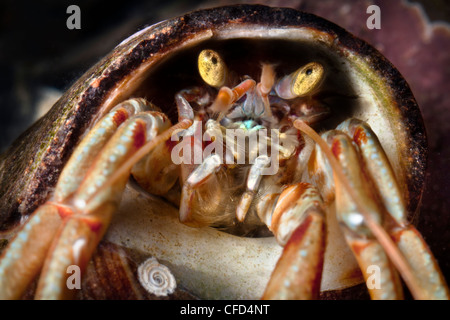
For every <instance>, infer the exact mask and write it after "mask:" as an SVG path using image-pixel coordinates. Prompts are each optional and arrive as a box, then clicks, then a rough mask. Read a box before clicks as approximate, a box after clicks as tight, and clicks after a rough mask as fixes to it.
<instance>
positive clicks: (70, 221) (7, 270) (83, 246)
mask: <svg viewBox="0 0 450 320" xmlns="http://www.w3.org/2000/svg"><path fill="white" fill-rule="evenodd" d="M129 103H130V104H131V105H136V103H137V104H138V107H137V108H133V107H132V108H131V110H130V109H129V108H123V109H122V108H119V107H117V108H115V109H114V110H113V111H112V112H111V113H110V114H109V115H108V116H107V117H105V118H104V119H103V120H101V122H100V123H99V124H98V125H97V126H96V127H94V128H93V129H92V130H91V132H90V133H89V135H88V136H87V137H86V138H85V139H83V141H82V142H81V144H80V145H79V146H78V148H77V149H76V150H75V151H74V154H73V155H72V157H71V159H70V160H69V163H68V164H67V166H66V167H65V169H64V171H63V173H62V175H61V177H60V180H59V182H58V185H57V190H56V192H55V195H54V198H53V199H52V201H49V202H47V204H46V205H44V206H42V207H41V208H39V209H38V211H37V213H35V215H34V216H33V217H32V218H31V220H30V222H33V223H31V224H26V225H25V227H24V228H23V230H22V231H21V232H20V233H19V234H18V236H17V237H16V239H15V240H13V241H12V243H11V245H10V248H8V249H7V250H6V255H5V258H3V259H2V261H1V262H0V267H1V269H0V270H2V273H3V274H2V277H1V278H0V279H1V280H0V281H2V286H1V288H0V291H1V294H2V298H5V299H13V298H19V297H20V296H21V294H22V292H23V290H25V289H26V287H27V285H28V284H29V283H30V281H31V280H32V279H33V278H34V277H35V276H36V275H37V273H39V271H40V270H41V268H42V272H41V275H40V278H39V282H38V288H37V292H36V298H38V299H61V298H70V297H72V295H73V293H74V292H73V291H71V290H69V289H68V288H67V286H66V281H67V278H68V276H69V275H68V274H67V270H68V267H69V266H72V265H76V266H78V267H79V268H80V270H81V271H82V272H83V270H84V268H85V267H86V264H87V262H88V261H89V259H90V257H91V255H92V253H93V251H94V250H95V248H96V246H97V244H98V242H99V241H100V239H101V238H102V236H103V234H104V232H105V231H106V229H107V227H108V224H109V221H110V219H111V215H112V213H113V212H114V210H115V208H116V206H117V204H118V201H119V200H118V199H120V195H121V193H122V191H123V188H124V187H125V184H126V181H127V180H128V177H129V169H130V168H128V170H125V171H123V170H122V173H121V174H120V176H119V177H118V178H115V180H114V179H113V182H111V179H112V177H114V176H115V175H116V174H117V172H118V171H119V173H120V170H118V169H119V168H121V169H122V168H123V166H124V163H126V162H127V161H129V160H130V158H133V156H135V155H136V154H138V151H139V150H142V149H143V148H144V147H146V146H148V145H149V144H150V146H151V145H152V144H151V141H159V140H160V139H158V138H159V137H156V136H157V135H158V134H159V133H160V132H162V131H165V132H164V134H163V135H164V136H165V135H167V134H166V133H167V132H168V131H172V129H173V128H174V127H175V128H177V126H173V127H170V122H169V121H168V119H167V117H166V116H165V115H163V114H161V113H159V112H156V111H147V112H141V113H139V114H137V113H138V112H140V111H142V110H144V109H147V108H148V106H146V103H144V102H143V101H136V100H132V101H130V102H129ZM108 119H109V121H108ZM127 119H128V120H127ZM125 120H126V121H125ZM102 124H104V125H102ZM186 125H187V123H186ZM168 127H170V128H168ZM166 129H168V130H166ZM155 137H156V139H155ZM146 141H150V142H147V143H146ZM154 146H155V145H154V144H153V147H154ZM147 149H149V148H148V147H147ZM146 151H148V150H146ZM137 160H139V159H136V158H135V159H134V161H137ZM49 217H51V218H53V219H56V220H57V223H54V224H53V228H52V229H51V230H47V231H46V233H45V237H43V236H41V235H40V234H39V231H41V230H42V229H44V227H46V226H44V225H43V224H42V223H43V221H45V220H49V219H50V218H49ZM58 217H59V220H58ZM28 225H29V226H28ZM43 238H45V239H43ZM43 240H44V241H43ZM36 249H37V250H36ZM8 252H11V253H10V254H9V255H10V256H11V255H12V256H13V257H14V259H13V260H11V259H10V258H8ZM30 255H31V256H32V257H33V262H34V264H33V265H32V266H30V265H29V264H25V263H23V260H22V259H23V258H24V257H29V256H30ZM23 265H26V266H23ZM24 274H25V275H26V277H22V275H24Z"/></svg>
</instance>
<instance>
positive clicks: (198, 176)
mask: <svg viewBox="0 0 450 320" xmlns="http://www.w3.org/2000/svg"><path fill="white" fill-rule="evenodd" d="M222 166H223V163H222V160H221V158H220V156H219V155H217V154H213V155H211V156H209V157H207V158H206V159H205V160H204V161H203V162H202V164H200V165H199V166H198V167H197V168H196V169H195V170H194V171H193V172H192V173H191V174H190V175H189V177H188V178H187V180H186V181H185V183H184V185H183V189H182V191H181V202H180V221H181V222H182V223H185V224H187V225H190V226H199V225H202V224H203V222H202V221H200V220H201V219H199V217H196V218H194V216H193V208H194V202H195V198H196V197H197V196H201V191H205V192H208V191H211V190H207V189H208V186H213V185H220V183H219V182H218V179H217V176H216V172H218V171H219V169H220V168H221V167H222ZM205 224H211V223H210V222H205Z"/></svg>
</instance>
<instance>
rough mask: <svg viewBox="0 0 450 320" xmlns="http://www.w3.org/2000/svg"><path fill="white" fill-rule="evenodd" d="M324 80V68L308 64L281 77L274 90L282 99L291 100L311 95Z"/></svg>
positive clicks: (316, 63)
mask: <svg viewBox="0 0 450 320" xmlns="http://www.w3.org/2000/svg"><path fill="white" fill-rule="evenodd" d="M323 79H324V68H323V66H322V65H321V64H320V63H318V62H310V63H308V64H307V65H305V66H303V67H301V68H300V69H298V70H297V71H295V72H293V73H291V74H289V75H287V76H285V77H283V78H282V79H281V80H280V81H279V82H278V83H277V85H276V87H275V90H276V92H277V94H278V96H279V97H281V98H283V99H293V98H297V97H301V96H306V95H309V94H312V93H313V92H314V90H316V89H317V88H318V87H319V85H320V84H321V83H322V80H323Z"/></svg>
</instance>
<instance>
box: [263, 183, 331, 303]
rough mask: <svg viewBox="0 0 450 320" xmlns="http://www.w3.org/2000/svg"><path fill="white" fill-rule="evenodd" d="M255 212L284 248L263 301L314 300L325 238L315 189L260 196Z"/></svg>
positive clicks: (307, 187)
mask: <svg viewBox="0 0 450 320" xmlns="http://www.w3.org/2000/svg"><path fill="white" fill-rule="evenodd" d="M275 203H276V204H275ZM257 212H258V215H259V216H260V218H261V220H262V221H264V222H265V223H266V224H267V226H268V227H269V229H270V230H271V231H272V232H273V233H274V235H275V237H276V239H277V241H278V243H280V245H282V246H284V250H283V254H282V255H281V257H280V259H279V260H278V263H277V265H276V267H275V269H274V271H273V273H272V276H271V278H270V280H269V283H268V284H267V287H266V291H265V292H264V295H263V299H302V300H303V299H317V298H318V295H319V291H320V280H321V276H322V269H323V255H324V250H325V238H326V232H325V216H324V209H323V204H322V198H321V196H320V194H319V192H318V190H317V189H316V188H315V187H314V186H312V185H310V184H308V183H298V184H295V185H291V186H290V187H288V188H286V189H285V190H284V191H283V192H282V193H281V194H280V195H278V194H268V195H266V196H265V197H263V198H262V199H261V201H260V202H259V204H258V205H257Z"/></svg>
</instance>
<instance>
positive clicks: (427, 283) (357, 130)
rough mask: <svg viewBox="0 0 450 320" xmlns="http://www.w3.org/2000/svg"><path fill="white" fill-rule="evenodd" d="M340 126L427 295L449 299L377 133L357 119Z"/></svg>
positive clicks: (339, 128) (435, 264) (397, 241)
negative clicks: (358, 155) (355, 149)
mask: <svg viewBox="0 0 450 320" xmlns="http://www.w3.org/2000/svg"><path fill="white" fill-rule="evenodd" d="M337 129H338V130H342V131H343V132H345V133H347V134H348V135H349V136H350V137H352V138H353V141H354V142H355V143H356V144H357V145H358V146H359V149H360V151H361V155H362V157H363V160H364V164H365V167H366V169H367V171H368V173H369V174H370V176H371V178H372V180H373V182H374V183H375V185H376V187H377V189H378V191H379V194H380V198H381V200H382V202H383V204H384V206H385V208H386V210H387V212H388V214H389V215H390V217H391V218H392V219H393V220H394V221H395V225H394V227H392V228H391V230H390V233H391V236H392V238H393V240H394V241H395V242H396V243H397V245H398V247H399V249H400V251H401V252H402V253H403V254H404V256H405V258H406V259H407V261H408V262H409V264H410V265H411V267H412V269H413V270H414V275H415V277H416V278H417V279H418V281H419V283H420V286H421V288H422V290H423V293H424V295H425V297H426V298H428V299H449V298H450V295H449V290H448V287H447V285H446V283H445V280H444V277H443V276H442V274H441V272H440V270H439V266H438V264H437V262H436V260H435V259H434V257H433V255H432V253H431V251H430V250H429V248H428V246H427V244H426V243H425V241H424V240H423V238H422V236H421V235H420V233H419V232H418V231H417V230H416V228H415V227H414V226H413V225H411V224H409V222H408V220H407V217H406V209H405V204H404V201H403V197H402V195H401V191H400V188H399V187H398V185H397V181H396V179H395V175H394V172H393V170H392V168H391V166H390V164H389V161H388V160H387V157H386V155H385V153H384V151H383V148H382V147H381V145H380V143H379V141H378V139H377V137H376V135H375V134H374V132H373V131H372V130H371V128H370V127H369V126H368V125H367V124H366V123H364V122H362V121H360V120H356V119H349V120H346V121H344V122H343V123H341V124H340V125H339V126H338V128H337Z"/></svg>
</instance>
